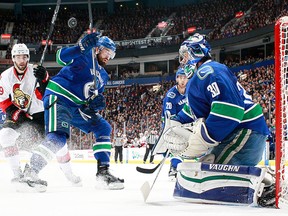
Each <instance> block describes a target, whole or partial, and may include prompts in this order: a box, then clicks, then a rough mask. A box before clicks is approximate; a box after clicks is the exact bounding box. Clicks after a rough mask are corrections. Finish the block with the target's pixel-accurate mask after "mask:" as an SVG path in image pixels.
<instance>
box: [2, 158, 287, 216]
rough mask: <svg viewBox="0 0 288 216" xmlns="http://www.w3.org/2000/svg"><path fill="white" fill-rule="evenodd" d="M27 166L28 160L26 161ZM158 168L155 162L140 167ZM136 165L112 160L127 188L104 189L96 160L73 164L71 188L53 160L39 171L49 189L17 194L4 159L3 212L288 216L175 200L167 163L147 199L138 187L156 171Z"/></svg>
mask: <svg viewBox="0 0 288 216" xmlns="http://www.w3.org/2000/svg"><path fill="white" fill-rule="evenodd" d="M23 166H24V164H23ZM141 166H146V167H149V166H153V167H154V166H155V165H148V164H147V165H141ZM135 167H136V164H111V170H112V172H113V173H114V174H115V175H117V176H118V177H123V178H124V179H125V189H124V190H114V191H113V190H104V189H101V188H99V187H97V184H96V181H95V172H96V163H73V169H74V171H75V173H77V174H79V175H80V176H81V177H82V180H83V186H82V187H72V186H71V185H70V184H69V182H67V181H66V179H65V177H64V175H63V174H62V172H61V171H60V169H59V167H58V165H57V163H54V162H51V163H50V164H49V165H48V166H47V167H46V168H45V169H44V170H43V171H42V173H40V177H41V178H42V179H44V180H47V181H48V189H47V192H45V193H18V192H16V191H15V188H14V187H13V185H11V184H10V179H11V177H12V174H11V171H10V170H9V168H8V164H6V162H1V163H0V170H1V175H0V196H1V201H0V206H1V207H0V215H1V216H20V215H21V216H60V215H61V216H76V215H77V216H79V215H81V216H97V215H99V216H110V215H111V216H112V215H113V216H119V215H120V216H121V215H123V216H124V215H125V216H130V215H131V216H132V215H133V216H142V215H143V216H144V215H145V216H152V215H157V216H159V215H163V216H179V215H183V216H184V215H191V216H193V215H195V216H201V215H212V216H215V215H219V216H220V215H221V216H224V215H227V216H228V215H229V216H232V215H233V216H238V215H239V216H243V215H249V216H250V215H253V216H265V215H267V216H268V215H269V216H272V215H274V216H282V215H283V216H284V215H285V216H287V215H288V210H287V209H268V208H256V207H245V206H244V207H243V206H224V205H207V204H193V203H188V202H183V201H180V200H177V199H175V198H173V189H174V184H175V183H174V182H171V181H170V180H169V179H168V177H167V174H168V169H169V165H167V164H165V165H164V167H163V169H162V171H161V173H160V175H159V178H158V180H157V182H156V184H155V185H154V188H153V190H152V191H151V193H150V196H149V197H148V200H147V203H144V201H143V197H142V194H141V192H140V187H141V186H142V184H143V183H144V182H145V181H146V180H148V181H149V183H150V184H152V181H153V180H154V178H155V175H156V173H157V171H156V172H155V173H153V174H142V173H138V172H137V171H136V169H135Z"/></svg>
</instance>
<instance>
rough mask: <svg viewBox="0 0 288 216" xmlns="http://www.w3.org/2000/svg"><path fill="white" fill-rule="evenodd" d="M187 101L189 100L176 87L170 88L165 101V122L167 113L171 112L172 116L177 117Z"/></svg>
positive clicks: (163, 111) (163, 109) (163, 110)
mask: <svg viewBox="0 0 288 216" xmlns="http://www.w3.org/2000/svg"><path fill="white" fill-rule="evenodd" d="M186 101H187V99H186V97H185V95H183V94H181V93H180V92H179V91H178V89H177V86H176V85H175V86H173V87H172V88H170V89H169V90H168V92H167V93H166V96H165V98H164V100H163V108H162V120H163V121H164V113H165V112H166V111H169V112H170V114H171V115H176V114H177V113H179V112H180V111H181V110H182V108H183V106H184V104H185V103H186Z"/></svg>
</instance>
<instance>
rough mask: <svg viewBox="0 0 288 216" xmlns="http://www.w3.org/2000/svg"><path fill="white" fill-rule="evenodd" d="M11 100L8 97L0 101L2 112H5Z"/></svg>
mask: <svg viewBox="0 0 288 216" xmlns="http://www.w3.org/2000/svg"><path fill="white" fill-rule="evenodd" d="M11 104H12V102H11V100H10V98H7V99H6V100H4V101H2V102H0V108H1V109H2V111H3V112H6V109H7V107H9V106H11Z"/></svg>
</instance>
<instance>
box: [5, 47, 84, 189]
mask: <svg viewBox="0 0 288 216" xmlns="http://www.w3.org/2000/svg"><path fill="white" fill-rule="evenodd" d="M11 54H12V55H11V56H12V61H13V63H14V66H12V67H10V68H8V69H7V70H5V71H4V72H3V73H2V74H1V77H0V108H1V109H2V110H3V111H4V112H5V113H6V121H5V122H4V124H3V128H2V129H1V130H0V144H1V146H2V147H3V150H4V154H5V157H6V159H7V160H8V161H9V164H10V166H11V169H12V171H13V174H14V177H13V179H12V180H11V182H12V183H18V182H19V181H21V179H22V178H23V177H24V175H25V173H23V172H22V170H21V165H20V156H19V146H18V145H17V144H18V143H19V139H21V138H23V137H25V136H24V133H29V132H27V130H24V129H23V128H26V129H27V126H29V127H30V128H32V132H34V133H35V132H38V133H37V134H38V139H37V141H36V143H37V145H38V144H40V142H41V141H42V140H43V139H44V137H45V134H44V133H45V130H44V107H43V102H42V95H43V93H44V90H45V87H46V85H47V81H48V80H49V75H48V72H47V71H46V69H45V68H44V67H42V66H37V67H33V65H32V64H29V58H30V55H29V49H28V48H27V46H26V45H25V44H15V45H14V46H13V48H12V51H11ZM24 125H25V126H24ZM30 132H31V131H30ZM39 137H40V138H39ZM34 138H35V137H34ZM29 142H30V143H29ZM33 142H34V143H35V141H33ZM21 143H24V149H26V150H29V151H31V148H32V146H33V145H34V146H33V147H35V144H33V143H31V141H30V139H25V138H24V140H21ZM56 157H57V160H58V162H59V164H60V168H61V169H62V171H63V172H64V174H65V176H66V178H67V179H68V180H69V181H70V182H72V183H73V184H77V185H79V184H81V179H80V177H78V176H75V175H74V174H73V173H72V170H71V165H70V162H69V161H70V155H69V151H68V148H67V144H66V145H65V146H64V147H63V148H62V149H61V150H59V151H58V152H57V153H56ZM30 175H31V173H30Z"/></svg>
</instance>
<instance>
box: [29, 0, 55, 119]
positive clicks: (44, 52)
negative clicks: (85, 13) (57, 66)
mask: <svg viewBox="0 0 288 216" xmlns="http://www.w3.org/2000/svg"><path fill="white" fill-rule="evenodd" d="M60 4H61V0H57V3H56V7H55V10H54V14H53V17H52V20H51V25H50V29H49V32H48V36H47V38H46V43H45V47H44V50H43V53H42V56H41V59H40V62H39V65H41V66H42V64H43V62H44V59H45V54H46V52H47V47H48V43H49V40H50V37H51V35H52V32H53V30H54V26H55V21H56V18H57V15H58V11H59V8H60ZM37 83H38V80H37V79H36V81H35V84H34V88H33V91H32V93H31V98H30V101H29V104H28V108H27V111H26V113H28V114H29V110H30V107H31V103H32V95H33V94H34V91H35V89H36V86H37Z"/></svg>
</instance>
